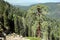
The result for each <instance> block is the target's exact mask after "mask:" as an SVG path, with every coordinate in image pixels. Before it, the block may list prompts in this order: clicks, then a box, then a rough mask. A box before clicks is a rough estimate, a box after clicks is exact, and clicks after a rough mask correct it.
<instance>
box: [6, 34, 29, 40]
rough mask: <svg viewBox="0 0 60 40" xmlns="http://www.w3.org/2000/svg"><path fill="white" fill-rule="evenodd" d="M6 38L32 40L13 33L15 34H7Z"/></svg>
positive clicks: (7, 39) (8, 39)
mask: <svg viewBox="0 0 60 40" xmlns="http://www.w3.org/2000/svg"><path fill="white" fill-rule="evenodd" d="M6 40H30V39H27V38H24V37H22V36H19V35H17V34H15V33H13V34H9V35H8V36H6Z"/></svg>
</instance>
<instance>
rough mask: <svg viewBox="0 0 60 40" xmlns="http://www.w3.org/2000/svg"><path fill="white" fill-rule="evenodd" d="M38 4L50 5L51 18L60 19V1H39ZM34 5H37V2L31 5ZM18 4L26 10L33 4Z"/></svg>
mask: <svg viewBox="0 0 60 40" xmlns="http://www.w3.org/2000/svg"><path fill="white" fill-rule="evenodd" d="M38 4H42V5H45V6H48V7H49V15H48V16H49V17H51V18H54V19H57V20H58V21H59V20H60V2H58V3H57V2H56V3H53V2H50V3H38ZM34 5H37V4H33V5H31V6H34ZM16 6H17V7H19V8H22V9H24V10H27V9H29V8H30V7H31V6H18V5H16Z"/></svg>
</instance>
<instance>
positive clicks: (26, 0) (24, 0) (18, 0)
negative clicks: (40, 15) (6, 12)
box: [5, 0, 60, 6]
mask: <svg viewBox="0 0 60 40" xmlns="http://www.w3.org/2000/svg"><path fill="white" fill-rule="evenodd" d="M5 1H7V2H9V3H10V4H13V5H23V6H25V5H27V6H28V5H32V4H36V3H46V2H60V0H5Z"/></svg>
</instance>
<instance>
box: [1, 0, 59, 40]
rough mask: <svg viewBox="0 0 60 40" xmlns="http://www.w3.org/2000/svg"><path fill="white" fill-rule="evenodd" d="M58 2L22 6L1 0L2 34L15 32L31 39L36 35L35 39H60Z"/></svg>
mask: <svg viewBox="0 0 60 40" xmlns="http://www.w3.org/2000/svg"><path fill="white" fill-rule="evenodd" d="M58 4H60V3H51V4H48V3H45V4H43V3H42V4H34V5H31V6H29V7H20V6H17V5H12V4H10V3H8V2H6V1H4V0H0V36H1V34H2V33H5V34H6V36H7V35H9V34H13V33H15V34H17V35H22V36H23V37H24V38H25V37H27V38H30V39H31V38H32V39H31V40H34V39H33V38H34V37H35V40H60V6H59V5H58ZM57 5H58V6H57ZM54 7H55V8H54ZM54 10H55V11H54Z"/></svg>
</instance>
